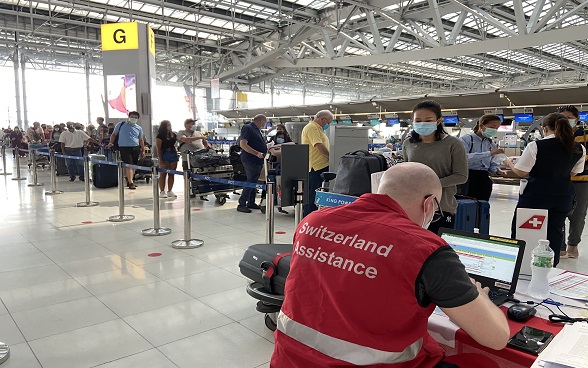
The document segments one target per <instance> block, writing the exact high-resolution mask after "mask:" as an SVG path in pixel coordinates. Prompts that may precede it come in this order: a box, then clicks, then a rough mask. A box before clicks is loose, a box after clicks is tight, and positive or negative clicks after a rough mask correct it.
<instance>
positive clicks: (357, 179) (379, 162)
mask: <svg viewBox="0 0 588 368" xmlns="http://www.w3.org/2000/svg"><path fill="white" fill-rule="evenodd" d="M387 169H388V162H387V161H386V158H385V157H384V156H382V155H380V154H378V153H371V152H368V151H364V150H359V151H355V152H351V153H347V154H345V155H343V157H341V160H340V161H339V167H338V168H337V177H336V179H335V185H334V186H333V192H335V193H339V194H345V195H350V196H354V197H359V196H361V195H362V194H365V193H371V191H372V178H371V175H372V174H373V173H376V172H380V171H385V170H387Z"/></svg>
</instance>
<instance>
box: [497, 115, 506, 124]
mask: <svg viewBox="0 0 588 368" xmlns="http://www.w3.org/2000/svg"><path fill="white" fill-rule="evenodd" d="M496 116H498V118H499V119H500V122H501V123H503V122H504V114H496Z"/></svg>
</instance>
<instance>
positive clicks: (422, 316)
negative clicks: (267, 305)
mask: <svg viewBox="0 0 588 368" xmlns="http://www.w3.org/2000/svg"><path fill="white" fill-rule="evenodd" d="M446 245H447V243H445V242H444V241H443V240H442V239H440V238H439V237H437V236H435V235H434V234H433V233H431V232H429V231H427V230H424V229H422V228H421V227H420V226H418V225H417V224H415V223H414V222H412V221H411V220H410V219H409V218H408V216H407V215H406V213H405V212H404V210H403V209H402V208H401V207H400V205H399V204H398V203H396V202H395V201H394V200H392V199H391V198H390V197H388V196H386V195H380V194H364V195H363V196H361V198H359V199H358V200H357V201H355V202H354V203H352V204H349V205H347V206H342V207H336V208H329V209H323V210H321V211H316V212H313V213H312V214H311V215H309V216H307V217H306V218H304V219H303V220H302V222H301V223H300V224H299V226H298V228H297V229H296V234H295V235H294V251H293V254H292V262H291V270H290V274H289V275H288V280H287V284H286V291H285V299H284V304H283V306H282V310H281V312H280V315H279V317H278V329H277V330H276V333H275V350H274V354H273V356H272V359H271V367H272V368H288V367H301V368H302V367H303V368H312V367H317V368H318V367H322V368H324V367H351V366H356V365H359V366H367V367H403V368H404V367H419V368H428V367H433V366H435V365H436V364H437V363H438V362H439V361H441V360H442V359H443V357H444V351H443V349H442V348H441V347H440V346H439V344H437V342H436V341H435V340H433V339H432V338H431V336H430V335H429V334H428V332H427V321H428V318H429V316H430V315H431V313H433V310H434V308H435V306H434V305H433V304H431V305H430V306H429V307H427V308H423V307H421V306H419V305H418V303H417V299H416V295H415V283H416V278H417V276H418V274H419V272H420V271H421V268H422V266H423V264H424V262H425V260H426V259H427V258H428V257H429V256H430V255H431V254H432V253H433V252H435V251H436V250H437V249H439V248H440V247H443V246H446Z"/></svg>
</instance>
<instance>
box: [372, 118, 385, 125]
mask: <svg viewBox="0 0 588 368" xmlns="http://www.w3.org/2000/svg"><path fill="white" fill-rule="evenodd" d="M381 123H382V122H381V121H380V119H370V125H371V126H376V125H380V124H381Z"/></svg>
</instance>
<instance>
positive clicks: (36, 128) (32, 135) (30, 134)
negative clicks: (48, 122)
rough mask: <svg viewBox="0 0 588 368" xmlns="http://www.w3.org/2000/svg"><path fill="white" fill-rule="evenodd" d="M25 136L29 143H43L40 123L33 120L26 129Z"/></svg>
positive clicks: (43, 135)
mask: <svg viewBox="0 0 588 368" xmlns="http://www.w3.org/2000/svg"><path fill="white" fill-rule="evenodd" d="M25 137H26V139H27V140H28V142H29V143H45V132H43V129H42V128H41V123H39V122H38V121H35V122H34V123H33V126H32V127H29V128H28V129H27V133H26V135H25Z"/></svg>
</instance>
